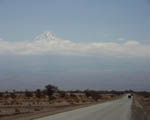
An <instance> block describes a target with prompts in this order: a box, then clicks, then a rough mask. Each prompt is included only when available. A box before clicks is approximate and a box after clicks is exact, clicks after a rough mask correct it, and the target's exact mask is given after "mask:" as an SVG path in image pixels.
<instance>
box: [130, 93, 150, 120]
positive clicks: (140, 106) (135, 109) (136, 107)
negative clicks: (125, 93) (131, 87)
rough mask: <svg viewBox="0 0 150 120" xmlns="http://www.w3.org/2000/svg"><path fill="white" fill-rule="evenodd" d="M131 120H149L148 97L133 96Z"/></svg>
mask: <svg viewBox="0 0 150 120" xmlns="http://www.w3.org/2000/svg"><path fill="white" fill-rule="evenodd" d="M132 120H150V96H149V97H144V96H141V95H134V99H133V105H132Z"/></svg>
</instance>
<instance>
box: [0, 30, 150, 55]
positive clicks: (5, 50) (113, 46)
mask: <svg viewBox="0 0 150 120" xmlns="http://www.w3.org/2000/svg"><path fill="white" fill-rule="evenodd" d="M0 54H1V55H2V54H5V55H6V54H15V55H79V56H114V57H150V45H147V44H141V43H139V42H138V41H127V42H124V43H118V42H90V43H79V42H78V43H77V42H73V41H71V40H63V39H60V38H58V37H56V36H54V35H53V34H52V33H51V32H44V33H42V34H40V35H38V36H37V37H36V38H35V39H34V40H30V41H22V42H11V41H5V40H3V39H0Z"/></svg>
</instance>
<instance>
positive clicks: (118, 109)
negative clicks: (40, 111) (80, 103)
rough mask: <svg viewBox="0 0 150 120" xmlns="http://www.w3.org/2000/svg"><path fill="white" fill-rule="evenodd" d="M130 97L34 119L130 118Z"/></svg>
mask: <svg viewBox="0 0 150 120" xmlns="http://www.w3.org/2000/svg"><path fill="white" fill-rule="evenodd" d="M131 104H132V98H131V99H129V98H128V97H127V95H126V96H124V97H123V98H121V99H119V100H115V101H111V102H106V103H103V104H97V105H93V106H90V107H85V108H80V109H76V110H73V111H69V112H64V113H59V114H55V115H52V116H47V117H43V118H39V119H36V120H130V118H131Z"/></svg>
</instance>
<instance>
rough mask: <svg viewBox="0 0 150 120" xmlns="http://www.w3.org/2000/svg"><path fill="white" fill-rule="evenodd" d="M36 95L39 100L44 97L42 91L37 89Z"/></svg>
mask: <svg viewBox="0 0 150 120" xmlns="http://www.w3.org/2000/svg"><path fill="white" fill-rule="evenodd" d="M35 95H36V97H37V98H41V97H42V92H41V90H40V89H37V90H36V91H35Z"/></svg>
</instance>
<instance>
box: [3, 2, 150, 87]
mask: <svg viewBox="0 0 150 120" xmlns="http://www.w3.org/2000/svg"><path fill="white" fill-rule="evenodd" d="M149 33H150V1H149V0H115V1H112V0H109V1H108V0H13V1H12V0H11V1H10V0H0V66H1V67H0V81H1V85H0V90H6V89H10V90H12V89H26V88H27V89H35V88H38V87H41V88H42V87H43V86H44V85H45V84H48V83H52V84H56V85H58V86H59V87H60V88H62V89H86V88H91V89H115V90H125V89H135V90H150V89H149V86H148V85H149V84H150V62H149V61H150V52H149V51H150V35H149ZM22 85H23V86H22Z"/></svg>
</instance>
